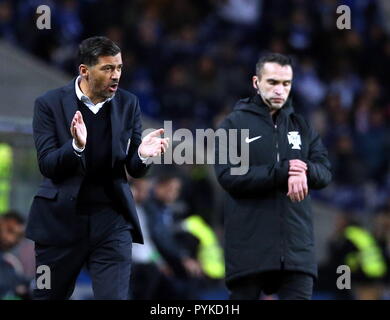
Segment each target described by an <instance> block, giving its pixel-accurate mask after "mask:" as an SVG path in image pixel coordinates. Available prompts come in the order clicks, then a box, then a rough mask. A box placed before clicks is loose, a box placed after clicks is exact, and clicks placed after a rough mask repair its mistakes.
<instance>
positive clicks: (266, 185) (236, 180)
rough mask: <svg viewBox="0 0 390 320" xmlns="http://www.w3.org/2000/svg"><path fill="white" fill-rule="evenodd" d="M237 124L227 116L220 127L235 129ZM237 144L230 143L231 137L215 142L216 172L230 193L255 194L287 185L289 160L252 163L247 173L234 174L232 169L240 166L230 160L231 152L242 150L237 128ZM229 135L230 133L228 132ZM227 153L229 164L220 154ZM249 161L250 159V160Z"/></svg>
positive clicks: (237, 152)
mask: <svg viewBox="0 0 390 320" xmlns="http://www.w3.org/2000/svg"><path fill="white" fill-rule="evenodd" d="M234 128H235V126H234V125H233V123H232V120H231V119H230V118H227V119H226V120H225V121H224V122H223V123H222V125H221V127H220V129H222V130H226V131H227V132H228V130H229V129H234ZM237 134H238V136H237V138H236V141H237V142H238V143H237V145H235V144H234V143H233V144H232V143H230V142H229V139H227V141H223V140H224V139H218V140H216V144H215V159H216V162H215V167H214V168H215V173H216V176H217V179H218V182H219V183H220V185H221V186H222V187H223V188H224V189H225V190H226V191H227V192H229V193H231V194H233V195H236V196H239V195H253V194H256V193H257V194H258V193H259V192H261V191H270V190H274V188H279V187H285V185H286V184H287V179H288V161H286V160H285V161H281V162H275V163H273V164H269V165H250V164H249V166H248V170H247V172H246V173H245V174H242V175H235V174H232V172H231V169H232V168H235V167H238V166H239V165H240V164H241V163H240V164H238V165H233V164H232V163H231V162H230V161H229V152H231V151H232V148H238V150H237V151H235V152H236V154H239V152H240V140H239V137H240V130H237ZM226 135H227V137H229V133H227V134H226ZM220 154H221V155H226V158H227V159H228V161H227V164H223V163H222V161H220V158H219V155H220ZM247 163H249V159H248V162H247Z"/></svg>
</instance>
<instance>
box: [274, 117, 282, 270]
mask: <svg viewBox="0 0 390 320" xmlns="http://www.w3.org/2000/svg"><path fill="white" fill-rule="evenodd" d="M274 127H275V134H276V161H277V162H279V161H280V155H279V142H278V125H277V124H276V123H275V124H274ZM280 247H281V255H280V262H281V268H282V269H284V243H283V217H282V214H280Z"/></svg>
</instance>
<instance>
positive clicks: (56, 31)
mask: <svg viewBox="0 0 390 320" xmlns="http://www.w3.org/2000/svg"><path fill="white" fill-rule="evenodd" d="M42 4H46V5H48V6H49V7H50V8H51V14H52V21H51V27H52V29H51V30H38V29H37V28H36V26H35V23H36V18H37V14H36V8H37V7H38V6H39V5H42ZM341 4H344V5H348V6H349V7H350V9H351V16H352V29H351V30H339V29H337V26H336V20H337V18H338V14H337V13H336V8H337V6H338V5H341ZM389 18H390V5H389V1H387V0H342V1H341V0H318V1H310V0H197V1H190V0H148V1H142V0H133V1H125V0H115V1H114V0H79V1H76V0H62V1H51V0H12V1H11V0H0V37H1V38H3V39H6V40H7V41H9V42H11V43H13V44H14V45H16V46H18V47H20V48H23V49H24V50H26V51H28V52H30V53H32V54H33V55H35V56H36V57H38V58H40V59H42V60H43V61H45V62H46V63H49V64H51V65H53V66H56V67H58V68H59V69H61V70H63V71H65V72H67V73H68V74H69V75H72V76H74V75H76V73H77V68H76V64H75V61H76V60H75V59H76V57H75V53H76V51H77V46H78V43H79V42H80V40H82V39H84V38H87V37H89V36H92V35H98V34H101V35H106V36H108V37H109V38H111V39H112V40H114V41H115V42H117V43H118V44H119V46H120V47H121V48H122V58H123V62H124V69H123V74H122V79H121V86H122V87H123V88H125V89H127V90H129V91H131V92H133V93H135V94H136V95H137V96H138V97H139V99H140V105H141V109H142V112H143V114H144V115H146V116H149V117H150V118H152V119H154V120H157V121H163V120H172V121H173V126H174V128H189V129H191V130H194V129H195V128H210V127H211V128H216V127H217V126H218V124H219V122H220V121H221V120H222V119H223V118H224V117H225V116H226V115H227V113H229V112H230V110H231V109H232V108H233V106H234V103H235V101H236V100H238V99H240V98H243V97H247V96H250V95H253V94H254V90H253V89H252V88H251V76H252V75H253V74H254V72H255V68H254V67H255V64H256V61H257V59H258V57H259V56H260V55H261V54H262V53H264V52H267V51H273V52H280V53H285V54H288V55H290V56H291V57H292V58H293V62H294V81H293V91H292V95H293V96H292V98H293V105H294V107H295V109H296V110H297V111H298V112H300V113H302V114H303V115H304V116H305V117H306V118H307V119H308V120H309V121H310V122H311V123H312V125H313V126H314V127H315V128H316V129H317V130H318V131H319V132H320V134H321V136H322V138H323V141H324V143H325V145H326V146H327V148H328V150H329V153H330V158H331V162H332V166H333V183H332V185H331V186H330V187H329V188H327V189H325V190H324V191H321V192H317V193H313V197H314V198H316V199H317V200H318V201H323V202H324V203H326V204H327V205H330V206H332V207H334V208H337V209H339V210H341V211H345V212H350V213H351V212H352V213H355V212H357V213H359V214H360V213H361V214H364V215H366V216H367V215H370V216H372V220H371V221H374V217H375V219H381V217H382V216H384V217H387V218H386V219H388V217H389V216H390V212H389V210H388V209H387V208H388V206H389V203H388V199H389V198H390V197H389V196H390V166H389V164H390V131H389V121H390V93H389V92H388V91H387V90H386V89H387V88H388V87H389V77H388V74H390V23H389V21H390V19H389ZM178 170H179V171H180V174H181V175H182V178H183V177H184V178H183V179H182V182H180V183H183V185H182V187H183V188H182V189H183V190H182V191H183V193H184V198H183V201H182V202H181V206H182V207H181V209H180V210H181V211H182V212H187V213H186V214H185V216H186V217H187V218H188V217H189V216H191V215H194V214H196V215H199V216H200V217H201V218H202V219H203V220H204V221H205V223H206V224H208V225H211V226H212V227H213V230H216V228H217V227H218V226H219V225H220V222H221V220H220V219H219V218H215V216H216V215H217V214H216V213H215V205H214V201H215V197H217V195H216V194H215V193H213V191H214V190H213V188H212V186H211V182H210V179H211V178H210V174H209V173H208V170H206V169H205V168H202V167H200V168H198V167H196V166H194V167H190V168H189V169H188V168H184V167H178ZM162 180H164V179H162ZM148 183H149V184H150V181H149V182H148V181H143V182H140V183H139V184H138V183H137V182H134V184H133V186H132V188H134V190H135V192H136V193H137V188H140V189H143V188H146V187H145V185H144V184H148ZM180 183H179V184H180ZM173 184H174V183H173ZM158 186H159V184H158V180H156V181H153V183H152V188H151V189H152V190H154V191H153V192H152V193H149V192H148V193H147V194H148V195H149V194H154V196H153V197H158V196H157V195H158V194H159V192H158ZM189 186H190V187H189ZM170 187H172V186H170ZM176 187H177V185H176ZM172 188H173V187H172ZM138 192H140V193H141V194H142V192H143V191H138ZM140 197H141V198H142V196H140ZM148 197H149V196H148ZM150 197H152V196H150ZM148 199H149V198H148ZM153 199H154V200H153V201H152V200H150V201H149V200H148V201H147V204H148V205H147V206H145V208H142V207H141V209H140V211H141V212H143V211H145V212H147V211H148V210H149V211H150V212H153V211H154V210H156V211H159V210H160V211H161V212H162V211H164V209H161V208H160V205H161V203H160V202H164V201H168V200H163V199H159V200H158V199H157V200H156V199H155V198H153ZM140 201H141V200H140ZM141 202H142V201H141ZM154 202H156V203H154ZM168 202H169V201H168ZM183 207H185V208H187V209H183ZM157 208H159V209H157ZM188 208H191V209H188ZM180 210H178V212H180ZM172 214H173V213H172ZM218 214H219V213H218ZM359 214H358V216H359ZM163 216H164V215H161V216H160V217H155V216H153V213H152V214H151V217H152V218H151V219H153V221H156V223H157V225H158V223H160V224H161V226H163V224H164V223H165V222H164V221H165V220H168V221H169V220H170V219H171V218H166V219H165V218H162V217H163ZM217 216H218V217H219V215H217ZM182 218H183V217H182ZM159 219H160V220H161V221H159ZM183 220H184V218H183ZM375 221H376V220H375ZM147 224H148V223H147V222H145V225H147ZM145 228H147V227H145ZM217 230H218V229H217ZM149 231H150V236H151V239H153V237H157V238H158V237H159V236H161V235H159V234H158V232H157V234H156V233H155V232H154V231H153V228H152V229H150V230H149ZM157 231H158V230H157ZM176 231H177V230H176ZM372 232H373V233H376V232H377V229H375V228H373V229H372ZM386 232H390V231H389V230H388V229H386ZM386 232H385V233H386ZM382 233H383V231H382ZM217 234H218V231H217ZM175 236H177V234H176V233H175ZM386 237H387V238H388V233H387V235H386V236H382V238H383V239H385V238H386ZM163 238H164V237H163ZM195 238H196V237H195ZM160 240H161V239H160ZM160 240H158V239H157V240H156V239H155V240H154V241H156V242H157V243H160V242H161V241H160ZM163 240H166V243H165V242H164V241H162V242H161V243H165V244H166V246H167V247H164V245H163V247H161V248H158V250H157V251H158V252H160V253H159V255H158V256H161V255H163V252H165V251H169V252H171V253H172V254H173V255H174V256H173V257H168V256H169V254H168V256H167V257H165V258H161V259H160V258H156V256H154V258H153V259H154V260H153V262H152V264H151V266H150V272H151V274H154V275H156V276H157V275H159V277H157V278H156V280H155V281H156V282H155V283H152V284H150V285H151V287H153V288H154V289H153V290H157V289H156V288H164V283H165V282H164V279H165V278H166V277H169V276H171V275H172V274H176V275H175V277H177V281H176V282H175V283H176V284H177V288H176V289H175V290H178V291H176V293H177V292H179V291H180V290H184V292H188V293H190V292H196V286H197V283H196V281H195V283H194V284H192V285H193V288H195V289H193V290H192V289H191V290H190V289H188V288H187V289H183V286H182V281H181V279H182V278H183V274H184V275H186V274H188V273H189V274H191V277H192V278H197V275H199V270H198V269H199V268H198V267H199V266H197V265H196V264H194V261H193V260H189V259H190V257H191V255H189V253H188V252H189V251H191V250H189V248H191V247H193V244H191V242H192V241H193V240H194V239H192V240H188V239H184V240H183V241H180V244H186V248H184V249H183V248H176V247H175V246H172V247H171V245H172V243H170V240H169V239H168V238H164V239H163ZM151 241H153V240H151ZM199 241H200V240H199V239H198V246H199V243H200V242H199ZM383 241H384V242H385V243H388V242H389V240H386V241H387V242H386V241H385V240H383ZM195 242H196V241H195ZM147 247H148V246H147ZM195 247H197V246H195ZM384 247H386V246H384ZM167 248H170V249H169V250H166V249H167ZM197 248H198V249H197V250H199V247H197ZM147 250H151V251H153V250H154V249H153V245H151V248H149V249H147ZM387 250H388V249H387ZM192 251H193V250H192ZM173 252H174V253H173ZM183 252H185V253H183ZM141 256H142V255H141ZM193 256H194V253H192V258H193ZM140 259H141V260H140V261H143V260H142V259H143V258H142V257H141V258H140ZM150 261H152V260H145V261H143V262H140V263H151V262H150ZM161 261H162V262H161ZM168 262H169V263H171V264H172V265H170V264H169V263H168ZM198 263H199V261H198ZM173 266H174V267H173ZM156 270H158V272H155V271H156ZM183 270H184V271H183ZM160 276H161V277H160ZM186 283H187V282H186ZM153 290H152V289H151V292H153V294H155V293H154V291H153ZM158 290H160V289H158ZM158 290H157V291H156V292H158ZM162 290H163V291H164V289H162ZM172 290H173V289H172ZM182 292H183V291H182ZM150 294H151V295H152V293H150Z"/></svg>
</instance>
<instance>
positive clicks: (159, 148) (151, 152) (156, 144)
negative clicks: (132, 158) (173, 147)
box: [138, 128, 169, 158]
mask: <svg viewBox="0 0 390 320" xmlns="http://www.w3.org/2000/svg"><path fill="white" fill-rule="evenodd" d="M163 133H164V129H162V128H161V129H157V130H155V131H153V132H150V133H149V134H148V135H146V136H145V137H144V138H143V139H142V143H141V144H140V146H139V149H138V151H139V154H140V156H141V157H143V158H148V157H157V156H159V155H161V154H163V153H164V152H165V151H166V150H167V149H168V147H169V138H161V135H162V134H163Z"/></svg>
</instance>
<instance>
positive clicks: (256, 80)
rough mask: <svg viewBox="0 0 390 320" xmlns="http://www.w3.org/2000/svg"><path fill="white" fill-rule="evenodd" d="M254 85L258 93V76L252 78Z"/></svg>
mask: <svg viewBox="0 0 390 320" xmlns="http://www.w3.org/2000/svg"><path fill="white" fill-rule="evenodd" d="M252 85H253V88H255V89H256V90H257V91H258V90H259V78H258V77H257V76H253V77H252Z"/></svg>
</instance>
